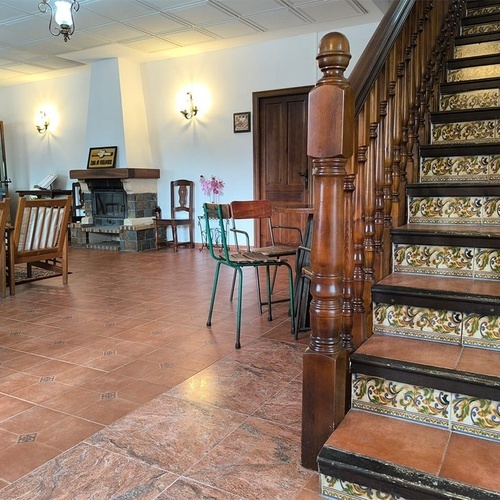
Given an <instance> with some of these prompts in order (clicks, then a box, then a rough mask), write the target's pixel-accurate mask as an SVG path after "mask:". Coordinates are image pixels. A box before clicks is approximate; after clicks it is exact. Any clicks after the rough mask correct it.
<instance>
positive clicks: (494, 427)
mask: <svg viewBox="0 0 500 500" xmlns="http://www.w3.org/2000/svg"><path fill="white" fill-rule="evenodd" d="M451 403H452V405H451V428H452V430H454V431H458V432H461V433H463V434H471V435H473V436H480V437H483V438H488V439H493V440H495V441H500V413H499V409H500V402H499V401H492V400H489V399H480V398H475V397H471V396H464V395H462V394H453V395H452V399H451Z"/></svg>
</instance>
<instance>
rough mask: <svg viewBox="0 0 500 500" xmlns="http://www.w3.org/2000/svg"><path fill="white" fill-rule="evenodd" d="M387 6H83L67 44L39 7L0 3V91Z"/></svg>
mask: <svg viewBox="0 0 500 500" xmlns="http://www.w3.org/2000/svg"><path fill="white" fill-rule="evenodd" d="M389 1H390V0H373V1H372V0H80V2H79V3H80V9H79V11H78V12H76V13H75V14H74V18H75V28H76V29H75V33H74V34H73V36H72V38H71V40H69V41H68V42H64V40H63V37H62V36H52V35H51V34H50V33H49V31H48V24H49V17H50V16H49V13H48V12H47V13H45V14H43V13H41V12H40V11H39V10H38V3H39V0H0V86H5V85H14V84H18V83H22V82H28V81H34V80H39V79H45V78H50V77H51V76H53V73H52V72H53V71H64V70H66V71H68V70H74V68H76V67H79V66H81V65H82V64H87V63H90V62H92V61H95V60H98V59H103V58H107V57H128V58H132V59H134V60H136V61H139V62H145V61H152V60H159V59H166V58H169V57H178V56H182V55H188V54H193V53H199V52H203V51H207V50H214V49H218V48H225V47H231V46H236V45H241V44H248V43H252V42H259V41H263V40H266V39H272V38H279V37H284V36H292V35H297V34H302V33H310V32H322V31H330V30H336V29H341V28H342V27H346V26H352V25H356V24H365V23H370V22H375V21H378V20H379V19H380V16H381V13H382V12H383V11H385V10H386V9H387V4H388V3H389ZM51 3H52V4H53V3H54V0H51Z"/></svg>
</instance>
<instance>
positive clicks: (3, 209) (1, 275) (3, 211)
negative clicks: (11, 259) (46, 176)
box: [0, 198, 10, 297]
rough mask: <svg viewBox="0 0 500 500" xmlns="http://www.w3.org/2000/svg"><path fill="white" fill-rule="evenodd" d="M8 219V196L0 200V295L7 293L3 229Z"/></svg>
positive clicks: (4, 229) (3, 295)
mask: <svg viewBox="0 0 500 500" xmlns="http://www.w3.org/2000/svg"><path fill="white" fill-rule="evenodd" d="M9 219H10V198H4V199H3V200H2V201H0V235H1V236H2V239H1V240H0V280H1V283H0V296H2V297H5V296H6V295H7V253H6V244H5V243H6V240H5V231H6V227H7V222H9Z"/></svg>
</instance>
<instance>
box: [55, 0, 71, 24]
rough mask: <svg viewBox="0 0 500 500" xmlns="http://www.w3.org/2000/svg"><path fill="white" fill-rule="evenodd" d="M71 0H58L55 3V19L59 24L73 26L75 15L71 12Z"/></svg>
mask: <svg viewBox="0 0 500 500" xmlns="http://www.w3.org/2000/svg"><path fill="white" fill-rule="evenodd" d="M71 5H72V4H71V2H66V1H65V0H58V1H57V2H55V3H54V6H55V8H56V13H55V16H54V17H55V21H56V23H57V24H58V25H59V26H73V16H72V14H71Z"/></svg>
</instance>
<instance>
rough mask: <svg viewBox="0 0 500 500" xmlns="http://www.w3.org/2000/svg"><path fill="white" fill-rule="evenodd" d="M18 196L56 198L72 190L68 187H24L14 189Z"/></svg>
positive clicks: (66, 194)
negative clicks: (17, 189)
mask: <svg viewBox="0 0 500 500" xmlns="http://www.w3.org/2000/svg"><path fill="white" fill-rule="evenodd" d="M16 193H17V194H18V195H19V196H36V197H37V198H57V197H58V196H68V195H70V194H72V193H73V192H72V191H71V190H70V189H25V190H21V191H16Z"/></svg>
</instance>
